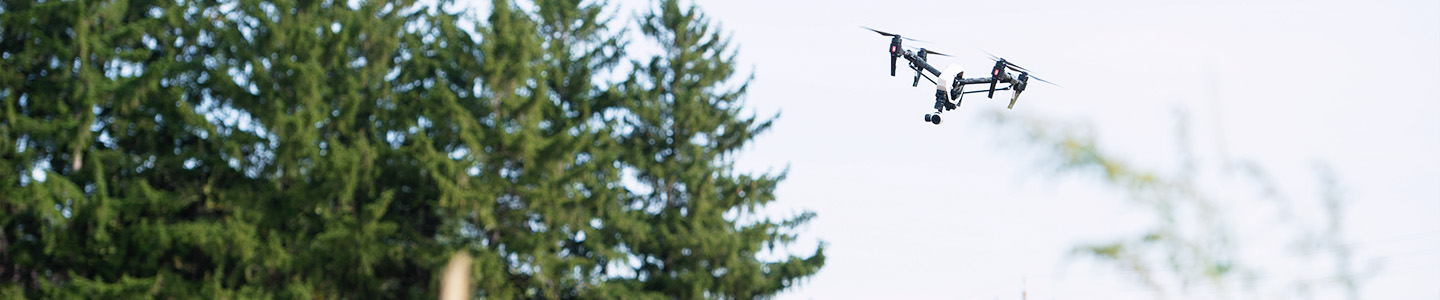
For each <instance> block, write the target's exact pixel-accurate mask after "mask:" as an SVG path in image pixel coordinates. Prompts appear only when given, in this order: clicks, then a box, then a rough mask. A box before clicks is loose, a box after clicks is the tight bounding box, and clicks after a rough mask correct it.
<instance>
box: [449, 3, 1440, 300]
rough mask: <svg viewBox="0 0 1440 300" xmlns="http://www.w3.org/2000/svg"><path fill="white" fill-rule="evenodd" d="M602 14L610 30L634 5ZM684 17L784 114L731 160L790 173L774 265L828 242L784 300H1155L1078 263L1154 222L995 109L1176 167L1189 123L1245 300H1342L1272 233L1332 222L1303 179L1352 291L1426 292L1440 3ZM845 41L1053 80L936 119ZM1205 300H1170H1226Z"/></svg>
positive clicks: (1436, 178) (871, 6)
mask: <svg viewBox="0 0 1440 300" xmlns="http://www.w3.org/2000/svg"><path fill="white" fill-rule="evenodd" d="M476 2H483V1H476ZM617 2H618V4H620V6H621V8H620V9H619V12H620V14H622V15H624V16H628V15H633V14H635V13H637V12H638V11H639V10H640V9H642V8H643V7H644V6H645V5H646V4H647V3H649V1H644V0H617ZM694 3H695V4H697V5H699V6H700V8H701V9H702V11H704V12H705V13H706V14H707V15H708V16H709V17H711V18H713V20H714V21H716V22H718V23H719V24H720V25H721V26H722V28H723V30H725V31H727V32H728V33H730V34H731V37H732V38H733V41H734V43H735V45H737V46H738V47H739V53H740V54H739V57H738V59H739V61H740V63H741V64H742V65H743V66H745V68H743V69H744V70H745V74H741V75H739V76H741V77H743V76H745V75H746V74H753V75H754V81H753V82H751V86H750V89H749V94H748V96H747V105H748V107H750V108H752V109H754V112H755V113H757V114H760V115H771V114H774V113H777V112H778V113H780V114H781V116H780V118H779V119H778V120H777V121H776V123H775V126H774V127H773V129H772V131H771V132H769V133H767V134H765V135H762V136H761V137H759V138H757V139H756V140H755V141H754V142H753V143H752V144H751V145H750V146H749V147H747V148H746V149H745V150H744V151H743V152H742V153H740V154H739V155H738V157H739V161H738V163H737V168H738V169H740V170H746V171H751V172H766V171H780V170H788V172H789V173H788V177H787V178H786V180H785V181H784V182H782V183H781V185H780V188H779V191H778V195H777V196H778V198H779V201H778V202H776V203H775V204H773V205H771V207H769V210H770V212H771V213H774V214H776V215H785V214H791V213H796V212H799V211H803V210H808V211H813V212H815V213H817V214H818V218H816V219H815V220H814V221H812V222H811V223H810V225H809V226H807V227H806V228H804V231H803V234H802V238H801V241H800V242H798V243H796V244H794V245H791V246H790V248H789V250H788V251H790V252H793V253H797V254H807V253H810V251H813V249H814V247H815V246H816V245H817V244H820V243H822V242H823V243H824V244H825V245H826V247H827V248H826V256H827V260H826V265H825V267H824V268H823V269H822V270H821V271H820V273H819V274H818V275H816V276H814V277H812V278H810V279H808V280H806V281H805V282H803V283H802V284H801V285H800V286H798V287H797V288H794V289H792V290H789V291H787V292H785V293H782V294H781V295H779V298H780V299H895V298H920V299H1021V297H1022V292H1023V293H1024V296H1026V297H1028V298H1032V299H1154V298H1156V297H1157V295H1156V294H1155V293H1153V292H1151V291H1150V290H1148V289H1146V288H1145V287H1144V286H1143V285H1141V284H1140V283H1139V281H1138V280H1136V277H1135V276H1133V274H1128V273H1126V272H1121V271H1119V270H1118V269H1117V268H1115V267H1114V266H1113V265H1109V264H1105V263H1102V262H1098V261H1095V260H1092V259H1086V258H1085V257H1079V256H1074V255H1071V253H1072V250H1073V249H1074V248H1075V247H1076V246H1079V245H1083V244H1090V243H1100V242H1108V241H1115V240H1118V239H1124V238H1127V237H1134V236H1136V233H1137V232H1138V230H1143V229H1146V228H1149V226H1151V225H1152V224H1153V223H1154V221H1155V220H1154V217H1153V216H1151V215H1150V214H1147V211H1146V210H1144V209H1142V208H1141V207H1140V206H1138V205H1136V204H1135V201H1132V199H1131V198H1128V197H1127V196H1126V194H1124V193H1123V191H1121V190H1120V189H1117V188H1114V187H1113V186H1112V185H1108V184H1105V183H1104V180H1103V179H1101V178H1099V177H1098V176H1095V174H1087V173H1083V172H1081V173H1072V174H1071V175H1063V176H1062V175H1056V174H1057V173H1055V172H1053V168H1050V167H1047V166H1046V165H1045V164H1044V163H1043V162H1044V160H1043V157H1045V156H1044V155H1045V154H1046V153H1045V152H1044V151H1036V150H1035V147H1028V146H1026V144H1025V143H1023V142H1018V141H1019V140H1020V139H1019V136H1020V134H1019V132H1018V131H1017V130H1016V129H1014V128H1012V127H1013V125H1001V124H996V123H995V122H992V121H990V120H991V119H992V118H991V116H993V115H996V114H1001V115H1006V116H1014V117H1018V118H1023V119H1033V120H1042V121H1045V122H1048V123H1052V124H1069V125H1067V126H1081V127H1084V128H1089V129H1091V130H1092V132H1094V133H1095V135H1096V136H1097V142H1098V144H1099V146H1100V147H1101V148H1102V149H1103V150H1104V151H1108V152H1110V153H1114V154H1116V155H1118V156H1119V157H1123V158H1125V159H1128V160H1130V161H1131V162H1133V163H1134V164H1135V165H1136V166H1137V167H1139V168H1143V169H1150V170H1157V171H1158V172H1161V173H1166V172H1172V171H1174V170H1176V169H1177V168H1178V167H1179V163H1177V159H1178V157H1179V155H1178V154H1177V153H1179V149H1180V148H1179V147H1178V146H1177V142H1176V141H1177V140H1178V139H1179V137H1178V135H1179V133H1180V132H1181V131H1180V130H1178V129H1177V128H1180V127H1179V126H1180V125H1182V124H1183V125H1185V127H1184V128H1188V129H1189V131H1188V132H1189V135H1188V136H1189V137H1190V139H1189V141H1190V144H1191V145H1192V146H1193V149H1194V152H1195V156H1196V158H1197V159H1198V160H1199V162H1198V164H1197V165H1198V166H1199V167H1200V168H1201V171H1202V173H1204V174H1208V175H1206V176H1204V177H1203V178H1202V179H1201V186H1202V187H1206V188H1209V190H1206V191H1205V192H1206V193H1208V194H1209V195H1212V196H1214V197H1215V198H1217V199H1219V200H1218V202H1217V203H1220V204H1222V205H1223V206H1224V207H1225V208H1226V209H1227V211H1228V212H1229V215H1227V219H1226V220H1227V222H1228V224H1227V225H1228V226H1230V227H1231V228H1233V229H1235V231H1236V232H1237V233H1236V243H1237V244H1238V245H1239V246H1237V248H1239V249H1240V252H1241V253H1239V254H1238V257H1239V258H1240V259H1241V261H1240V263H1241V264H1243V265H1246V266H1252V267H1255V268H1256V269H1260V270H1262V271H1263V273H1262V274H1260V275H1259V276H1260V277H1261V279H1260V280H1259V281H1258V282H1261V283H1260V286H1259V287H1256V288H1255V290H1256V291H1257V292H1254V293H1248V294H1246V293H1241V294H1232V295H1244V297H1240V298H1256V297H1258V298H1265V299H1284V298H1294V297H1296V296H1298V295H1299V294H1296V292H1295V288H1294V286H1295V285H1296V284H1297V283H1311V284H1313V285H1314V286H1316V287H1315V290H1314V294H1313V296H1314V298H1317V299H1342V298H1343V296H1344V295H1343V294H1342V293H1341V291H1342V290H1341V289H1338V288H1336V286H1337V285H1338V284H1337V283H1335V282H1333V281H1327V280H1325V278H1328V277H1330V274H1333V270H1334V266H1333V265H1331V261H1330V260H1327V259H1326V258H1328V257H1329V256H1326V255H1327V253H1320V254H1316V256H1314V257H1310V258H1306V257H1305V256H1302V255H1299V254H1297V252H1296V250H1295V249H1296V246H1295V245H1294V243H1293V242H1292V241H1293V240H1296V239H1298V237H1297V233H1296V232H1293V231H1285V230H1280V229H1276V228H1269V227H1266V226H1267V225H1266V224H1275V223H1277V222H1279V223H1283V222H1296V223H1302V224H1305V222H1310V223H1313V226H1311V227H1315V228H1321V227H1323V226H1321V225H1320V224H1323V223H1321V222H1320V220H1323V215H1322V214H1321V213H1320V211H1321V210H1320V209H1319V203H1320V199H1321V197H1322V196H1323V195H1322V194H1321V191H1322V190H1323V189H1322V185H1321V184H1320V180H1319V176H1318V175H1317V174H1318V170H1321V169H1323V168H1329V169H1330V170H1333V171H1334V174H1335V175H1336V176H1335V177H1336V180H1337V183H1338V185H1337V190H1338V191H1339V192H1338V195H1339V196H1341V199H1343V201H1344V202H1343V203H1344V206H1343V210H1342V211H1343V214H1342V221H1343V223H1342V224H1343V227H1342V228H1341V229H1340V234H1338V236H1335V237H1333V238H1336V239H1338V240H1341V241H1343V242H1344V243H1345V245H1346V246H1347V247H1348V248H1350V249H1352V250H1353V259H1352V263H1351V265H1352V266H1353V268H1354V269H1355V270H1356V272H1357V273H1359V274H1360V275H1361V276H1360V278H1361V281H1360V282H1361V284H1360V292H1361V295H1360V296H1362V298H1365V299H1437V298H1440V285H1437V284H1435V283H1436V282H1440V156H1437V155H1435V153H1440V118H1437V116H1440V2H1436V1H1423V0H1422V1H1395V0H1379V1H1365V2H1363V3H1360V2H1357V1H1329V0H1320V1H1223V0H1222V1H1165V2H1163V3H1156V2H1155V1H1114V0H1101V1H1058V0H1042V1H1004V2H994V1H990V2H982V1H902V0H895V1H787V0H725V1H708V0H696V1H695V2H694ZM468 6H471V7H475V8H480V9H481V10H484V9H485V8H486V6H488V3H471V4H468ZM622 19H623V16H622ZM859 26H868V27H873V28H877V29H881V30H885V31H890V32H896V33H901V34H904V35H906V36H907V37H913V38H917V39H922V40H925V41H927V42H928V43H907V46H921V47H927V48H929V49H932V50H937V51H940V52H944V53H948V54H952V55H953V57H940V58H932V59H931V61H932V62H933V63H935V64H936V65H937V67H939V68H941V69H944V67H945V66H946V65H948V64H958V65H960V66H962V67H965V68H966V70H967V71H968V72H967V75H970V74H974V75H971V77H974V76H979V75H978V74H984V73H985V72H987V71H988V68H989V67H990V66H991V65H992V64H993V62H992V61H991V60H989V59H988V58H987V57H986V56H985V54H984V53H983V52H981V51H979V50H978V49H984V50H985V51H988V52H991V53H994V54H997V55H1000V56H1003V57H1005V58H1007V59H1008V60H1010V61H1012V62H1015V63H1018V64H1020V65H1023V66H1025V67H1026V68H1028V69H1030V70H1032V71H1034V72H1035V75H1039V76H1042V77H1043V78H1045V79H1047V80H1050V81H1053V82H1056V83H1058V84H1059V85H1060V86H1050V85H1042V84H1035V83H1032V84H1031V87H1030V88H1029V89H1027V90H1026V92H1025V95H1024V97H1021V99H1020V101H1019V102H1018V103H1017V104H1016V106H1015V108H1014V109H1013V110H1005V109H1004V108H1005V106H1006V104H1008V96H1009V94H1008V93H1004V92H1002V93H999V94H997V95H996V96H997V97H996V99H985V98H983V97H981V96H978V95H970V96H968V97H967V98H966V99H965V102H963V104H962V106H961V107H960V108H959V109H957V110H954V111H949V112H947V113H945V114H944V115H943V116H944V120H945V122H944V123H943V124H941V125H938V126H936V125H931V124H929V123H926V122H923V115H924V114H925V113H929V112H932V110H931V105H932V103H933V102H932V101H933V91H932V90H931V88H932V87H927V86H925V85H921V86H920V87H918V88H916V87H910V86H909V85H910V83H911V82H910V81H911V77H910V76H913V75H907V74H906V72H907V71H906V69H905V68H904V65H903V61H902V65H901V67H900V70H898V72H899V75H900V76H897V77H891V76H889V74H888V72H889V71H888V68H889V62H888V61H887V60H888V57H887V54H886V52H885V51H886V48H887V47H888V43H889V39H888V38H885V37H882V36H879V35H876V34H874V33H872V32H869V31H866V30H863V29H861V28H859ZM632 45H634V46H635V47H630V48H628V50H629V51H631V52H632V53H636V54H644V53H645V52H646V51H655V49H656V48H654V47H653V45H652V46H649V48H648V49H647V46H646V45H645V42H644V41H640V40H636V41H634V43H632ZM910 74H913V73H910ZM922 82H924V81H922ZM1002 98H1003V99H1002ZM1235 161H1246V162H1252V163H1253V164H1254V165H1257V166H1259V167H1260V168H1263V169H1264V170H1265V171H1266V173H1267V174H1268V176H1269V177H1270V178H1272V179H1273V180H1274V181H1275V184H1276V185H1277V186H1278V187H1277V188H1278V190H1279V191H1280V196H1278V197H1277V198H1283V199H1286V201H1289V203H1292V204H1293V205H1290V206H1277V205H1274V204H1273V203H1268V202H1257V201H1256V197H1247V196H1246V194H1245V192H1243V191H1241V189H1248V188H1251V187H1254V186H1256V184H1255V183H1254V182H1248V181H1247V179H1246V178H1239V177H1238V176H1235V175H1234V173H1227V172H1226V170H1228V169H1226V166H1231V165H1230V164H1225V163H1222V162H1235ZM1277 216H1292V218H1294V220H1293V221H1292V220H1290V219H1287V218H1280V217H1277ZM1276 218H1280V219H1281V220H1276ZM1196 290H1198V292H1192V293H1188V294H1187V295H1185V296H1186V297H1181V298H1193V299H1212V298H1220V297H1219V296H1217V295H1216V294H1206V293H1205V292H1204V291H1205V288H1198V289H1196Z"/></svg>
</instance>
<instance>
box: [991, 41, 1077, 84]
mask: <svg viewBox="0 0 1440 300" xmlns="http://www.w3.org/2000/svg"><path fill="white" fill-rule="evenodd" d="M976 50H980V52H985V55H989V56H990V60H994V61H995V62H998V63H999V64H1000V65H1003V66H1005V68H1006V69H1010V70H1011V71H1016V72H1023V73H1030V75H1029V77H1030V79H1035V80H1039V81H1040V82H1044V83H1049V84H1050V85H1054V86H1061V85H1060V84H1057V83H1054V82H1050V81H1049V80H1044V79H1040V77H1036V76H1035V75H1034V72H1031V71H1030V69H1026V68H1025V67H1021V66H1020V65H1017V64H1015V63H1013V62H1010V61H1008V60H1005V58H1003V57H999V56H995V54H993V53H990V51H985V49H980V48H976ZM996 68H999V67H998V66H997V67H996Z"/></svg>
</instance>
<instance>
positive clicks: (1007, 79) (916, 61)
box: [861, 26, 1059, 125]
mask: <svg viewBox="0 0 1440 300" xmlns="http://www.w3.org/2000/svg"><path fill="white" fill-rule="evenodd" d="M861 28H865V29H869V30H870V31H874V32H875V33H879V34H880V35H883V36H888V37H890V76H895V62H896V60H897V59H899V58H902V57H903V58H905V60H906V61H909V62H910V66H909V67H910V68H911V69H914V70H915V80H914V81H913V82H912V83H911V84H910V86H912V87H913V86H920V78H925V80H929V81H930V82H931V83H934V84H935V113H934V114H925V121H926V122H930V123H933V124H935V125H940V113H943V112H945V111H947V110H954V109H955V107H958V106H960V99H961V98H962V97H963V96H965V94H974V93H986V97H988V98H995V91H1012V93H1011V94H1010V106H1009V107H1008V108H1010V109H1014V108H1015V101H1016V100H1019V99H1020V93H1021V92H1024V91H1025V86H1026V84H1027V82H1029V81H1030V79H1035V80H1039V81H1041V82H1044V83H1049V84H1054V85H1055V86H1059V85H1058V84H1055V83H1053V82H1050V81H1046V80H1044V79H1040V78H1039V77H1035V76H1034V75H1030V70H1027V69H1025V68H1022V67H1020V66H1018V65H1015V63H1011V62H1009V61H1006V60H1005V59H1004V58H1000V57H997V56H995V55H994V54H990V53H989V52H986V53H985V54H987V55H990V59H992V60H995V67H994V68H992V69H990V77H977V78H965V77H964V76H965V69H964V68H961V67H960V66H959V65H955V64H951V65H949V66H948V67H946V68H945V71H943V72H942V71H940V70H938V69H935V66H933V65H930V63H929V61H928V60H927V58H928V57H929V56H930V55H939V56H950V55H947V54H944V53H940V52H935V51H932V50H928V49H925V48H919V49H917V50H913V51H912V50H909V49H905V48H904V47H902V45H901V41H902V40H910V41H917V42H918V41H919V40H916V39H912V38H907V37H901V36H900V35H899V34H894V33H889V32H884V31H879V30H875V29H874V28H870V27H864V26H861ZM1009 71H1014V72H1019V74H1011V73H1010V72H1009ZM927 72H928V74H927ZM930 76H934V77H935V78H934V79H932V78H930ZM946 79H950V80H949V81H950V82H949V83H948V84H947V83H946V82H945V80H946ZM1001 83H1004V84H1007V86H1003V87H997V85H999V84H1001ZM967 84H981V85H984V84H989V85H990V88H988V89H981V90H972V91H965V90H964V89H963V88H964V87H965V85H967Z"/></svg>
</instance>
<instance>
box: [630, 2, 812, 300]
mask: <svg viewBox="0 0 1440 300" xmlns="http://www.w3.org/2000/svg"><path fill="white" fill-rule="evenodd" d="M640 27H641V29H642V31H643V32H644V33H645V35H646V36H648V37H650V38H652V39H654V41H655V42H656V43H657V44H659V45H661V47H662V49H663V54H661V55H659V56H657V57H653V58H651V59H649V60H648V61H640V62H636V63H634V68H635V70H636V71H635V74H637V75H636V76H633V77H632V78H631V80H630V81H629V82H628V83H629V85H627V87H628V88H629V89H630V92H631V93H633V97H634V98H633V99H630V100H631V101H628V102H626V105H625V107H626V108H627V109H628V110H629V112H630V113H631V116H630V117H628V118H626V120H625V126H624V128H625V129H628V130H627V131H628V132H626V133H625V134H624V136H623V137H622V141H621V143H622V145H623V146H624V147H625V148H626V149H627V152H626V153H625V155H624V157H623V158H622V161H623V162H624V163H625V165H626V166H627V167H630V168H634V169H635V170H636V175H637V176H636V177H637V179H638V181H639V182H640V183H641V185H643V186H642V187H639V190H637V191H635V193H634V195H635V196H634V197H633V198H632V199H631V201H633V203H634V205H635V206H636V207H639V209H638V210H636V211H635V212H634V213H638V214H642V215H643V219H644V220H645V222H643V223H641V224H636V226H630V227H622V228H616V229H615V230H614V232H615V233H616V234H619V235H622V236H626V237H627V238H628V239H627V243H628V244H629V245H630V247H631V250H632V251H633V252H632V255H634V256H636V257H638V258H639V260H640V262H639V264H640V267H639V268H637V269H636V270H635V271H636V273H637V276H636V277H635V278H634V281H635V282H636V284H637V288H639V289H641V290H644V291H653V292H658V293H660V294H663V295H665V297H670V298H681V299H699V298H742V299H747V298H758V297H765V296H770V295H773V294H775V293H778V292H780V291H781V290H783V289H785V288H786V287H789V286H791V285H792V284H794V283H795V281H796V280H799V279H801V278H804V277H808V276H810V275H813V274H815V272H817V271H818V270H819V269H820V267H821V266H822V265H823V264H824V260H825V256H824V254H823V253H824V250H823V248H818V249H816V251H815V253H814V254H812V255H811V256H809V257H796V256H791V257H789V258H787V259H784V260H781V261H774V262H770V261H762V260H760V259H758V258H757V255H759V254H761V253H762V252H763V251H767V250H775V249H776V246H777V245H781V244H788V243H790V242H792V241H793V240H794V239H795V235H794V233H793V232H792V230H793V229H794V228H796V227H798V226H800V225H802V224H804V223H805V222H806V221H808V220H809V219H811V218H813V217H814V214H813V213H808V212H807V213H803V214H800V215H798V216H793V217H790V218H785V219H782V220H772V219H768V218H766V219H761V220H758V221H750V220H752V219H758V218H760V216H761V214H762V213H761V211H760V209H761V208H763V207H764V205H765V204H766V203H769V202H771V201H774V200H775V187H776V185H777V184H778V183H779V182H780V181H781V180H782V179H783V178H784V174H783V173H782V174H762V175H754V174H743V173H739V172H736V171H735V170H734V167H733V155H732V154H733V153H734V152H735V151H738V150H739V149H740V148H741V147H742V146H744V145H745V144H746V143H747V142H749V141H751V140H753V139H754V138H755V136H756V135H758V134H760V133H763V132H764V131H766V130H768V129H769V128H770V126H771V124H772V123H771V120H769V119H765V120H762V119H759V118H757V117H754V116H745V114H744V112H743V111H742V110H741V109H742V108H743V102H741V101H742V97H743V96H744V95H745V89H746V86H747V85H748V79H747V80H744V81H742V82H738V87H735V84H736V83H737V82H735V81H734V80H733V78H732V76H733V75H734V73H735V51H734V50H732V49H730V46H729V40H728V38H727V37H725V36H723V35H722V34H721V33H720V32H719V30H718V29H716V28H715V27H714V26H713V25H712V24H711V23H710V21H709V19H708V18H706V17H705V16H704V15H703V14H702V13H700V12H699V11H698V9H697V8H695V7H694V6H690V7H688V8H681V7H680V4H679V3H678V1H675V0H665V1H659V3H658V6H657V7H655V9H654V11H651V12H649V13H647V14H645V15H644V16H643V20H641V23H640Z"/></svg>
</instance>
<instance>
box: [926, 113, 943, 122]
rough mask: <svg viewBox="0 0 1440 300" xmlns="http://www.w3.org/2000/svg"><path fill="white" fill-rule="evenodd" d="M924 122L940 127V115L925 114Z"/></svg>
mask: <svg viewBox="0 0 1440 300" xmlns="http://www.w3.org/2000/svg"><path fill="white" fill-rule="evenodd" d="M925 122H930V123H932V124H935V125H940V114H938V113H937V114H925Z"/></svg>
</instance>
